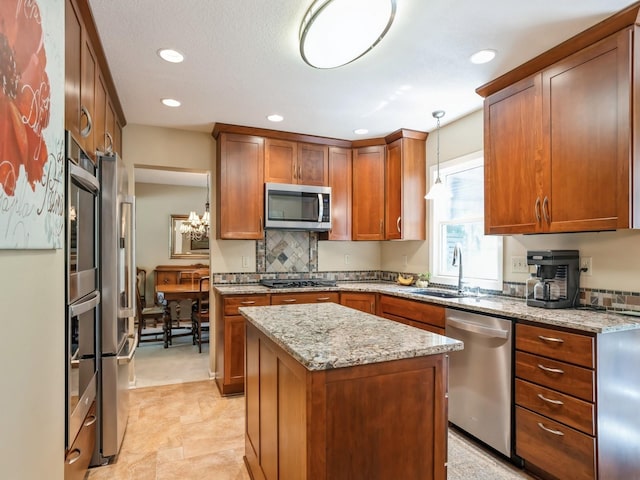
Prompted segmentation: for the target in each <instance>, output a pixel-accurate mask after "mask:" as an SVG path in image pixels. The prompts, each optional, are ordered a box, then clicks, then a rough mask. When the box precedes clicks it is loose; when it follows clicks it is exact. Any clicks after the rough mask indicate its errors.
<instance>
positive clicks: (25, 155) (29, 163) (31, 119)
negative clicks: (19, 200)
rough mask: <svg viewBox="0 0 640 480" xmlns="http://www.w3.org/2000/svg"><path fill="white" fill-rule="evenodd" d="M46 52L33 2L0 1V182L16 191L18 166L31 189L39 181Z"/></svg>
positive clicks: (44, 153)
mask: <svg viewBox="0 0 640 480" xmlns="http://www.w3.org/2000/svg"><path fill="white" fill-rule="evenodd" d="M46 64H47V56H46V52H45V45H44V41H43V32H42V27H41V25H40V11H39V8H38V5H37V4H36V3H35V2H33V1H32V2H29V1H24V0H3V1H2V2H0V83H1V84H2V93H1V94H0V137H2V139H3V142H2V144H0V183H1V184H2V188H3V189H4V192H5V194H7V195H9V196H12V195H14V193H15V187H16V181H17V179H18V176H19V175H20V167H21V166H22V167H24V173H23V174H24V175H26V176H27V181H28V183H29V185H30V187H31V189H32V190H35V183H36V182H39V181H41V180H42V176H43V171H44V164H45V163H46V161H47V145H46V144H45V142H44V139H43V137H42V130H43V129H44V128H46V127H47V125H48V124H49V108H50V101H49V100H50V98H49V95H50V86H49V78H48V76H47V72H46V71H45V67H46Z"/></svg>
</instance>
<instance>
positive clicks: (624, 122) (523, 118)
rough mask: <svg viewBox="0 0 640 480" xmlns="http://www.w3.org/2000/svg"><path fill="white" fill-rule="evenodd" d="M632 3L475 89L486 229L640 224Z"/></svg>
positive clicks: (565, 229)
mask: <svg viewBox="0 0 640 480" xmlns="http://www.w3.org/2000/svg"><path fill="white" fill-rule="evenodd" d="M639 9H640V7H639V6H638V5H637V4H636V5H635V6H634V7H633V8H629V9H627V10H625V11H623V12H621V13H620V14H617V15H614V16H613V17H611V18H610V19H608V20H606V21H605V22H601V23H600V24H598V25H596V26H595V27H593V28H591V29H589V30H587V31H585V32H583V33H582V34H580V35H578V36H576V37H574V38H572V39H570V40H568V41H567V42H565V43H563V44H560V45H559V46H558V47H555V48H554V49H552V50H550V51H549V52H546V53H545V54H542V55H541V56H540V57H536V58H535V59H533V60H532V61H530V62H528V63H526V64H524V65H522V66H521V67H518V68H517V69H516V70H514V71H512V72H509V73H508V74H505V75H504V76H503V77H500V78H498V79H496V80H494V81H493V82H491V83H489V84H487V85H485V86H483V87H480V88H479V89H478V93H480V94H481V95H485V96H486V98H485V106H484V125H485V142H484V143H485V232H486V233H487V234H518V233H559V232H580V231H598V230H615V229H624V228H638V227H640V211H638V210H640V209H638V208H636V209H635V210H634V208H633V206H634V203H635V205H638V204H639V200H640V192H639V191H638V190H639V189H638V185H640V172H639V170H640V161H639V160H638V156H637V155H634V152H633V150H632V148H633V145H635V144H637V140H638V139H636V138H635V137H636V135H637V133H636V130H637V128H635V127H634V120H633V119H634V118H635V116H636V114H637V112H636V103H637V100H636V99H637V98H639V97H638V93H639V92H638V91H637V88H638V87H636V86H635V85H634V84H633V83H632V77H633V75H632V72H633V65H634V59H633V52H634V51H636V50H637V47H634V45H635V44H637V42H638V41H639V40H640V39H639V38H638V31H637V28H638V27H637V26H636V25H635V22H636V18H637V14H638V10H639ZM630 24H633V26H629V25H630ZM634 198H635V202H634Z"/></svg>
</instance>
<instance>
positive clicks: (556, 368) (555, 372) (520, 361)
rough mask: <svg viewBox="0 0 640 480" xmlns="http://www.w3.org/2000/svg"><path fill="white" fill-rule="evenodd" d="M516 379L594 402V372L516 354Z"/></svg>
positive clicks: (526, 354)
mask: <svg viewBox="0 0 640 480" xmlns="http://www.w3.org/2000/svg"><path fill="white" fill-rule="evenodd" d="M516 377H518V378H522V379H524V380H529V381H530V382H533V383H536V384H538V385H543V386H545V387H549V388H552V389H554V390H558V391H559V392H562V393H567V394H569V395H573V396H574V397H578V398H581V399H583V400H587V401H589V402H593V401H594V398H595V395H594V385H595V378H594V372H593V370H589V369H586V368H582V367H576V366H575V365H569V364H568V363H564V362H558V361H555V360H551V359H549V358H545V357H539V356H537V355H531V354H529V353H524V352H516Z"/></svg>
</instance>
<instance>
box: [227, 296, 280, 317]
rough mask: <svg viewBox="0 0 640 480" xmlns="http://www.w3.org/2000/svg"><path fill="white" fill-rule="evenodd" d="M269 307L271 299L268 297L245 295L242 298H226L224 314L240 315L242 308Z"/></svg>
mask: <svg viewBox="0 0 640 480" xmlns="http://www.w3.org/2000/svg"><path fill="white" fill-rule="evenodd" d="M262 305H269V297H267V296H266V295H243V296H241V297H224V314H225V315H240V313H239V312H238V308H240V307H259V306H262Z"/></svg>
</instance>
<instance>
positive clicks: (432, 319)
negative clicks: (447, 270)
mask: <svg viewBox="0 0 640 480" xmlns="http://www.w3.org/2000/svg"><path fill="white" fill-rule="evenodd" d="M378 315H380V316H381V317H384V318H388V319H389V320H394V321H396V322H400V323H404V324H405V325H411V326H412V327H416V328H420V329H422V330H426V331H429V332H432V333H437V334H439V335H444V333H445V329H444V315H445V309H444V307H441V306H440V305H432V304H429V303H424V302H416V301H414V300H407V299H404V298H399V297H393V296H391V295H380V299H379V301H378Z"/></svg>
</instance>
